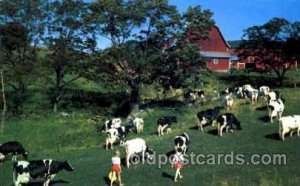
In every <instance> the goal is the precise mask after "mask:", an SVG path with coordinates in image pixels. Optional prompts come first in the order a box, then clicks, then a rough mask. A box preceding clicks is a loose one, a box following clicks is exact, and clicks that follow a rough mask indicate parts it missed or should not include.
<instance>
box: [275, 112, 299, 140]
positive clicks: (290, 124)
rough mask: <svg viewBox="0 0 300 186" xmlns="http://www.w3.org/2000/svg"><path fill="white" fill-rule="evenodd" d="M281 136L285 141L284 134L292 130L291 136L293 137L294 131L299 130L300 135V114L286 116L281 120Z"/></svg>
mask: <svg viewBox="0 0 300 186" xmlns="http://www.w3.org/2000/svg"><path fill="white" fill-rule="evenodd" d="M278 121H279V137H280V139H281V140H282V141H284V136H285V134H286V133H289V132H290V137H292V135H293V132H294V131H297V135H298V136H300V115H294V116H285V117H282V118H280V119H279V120H278Z"/></svg>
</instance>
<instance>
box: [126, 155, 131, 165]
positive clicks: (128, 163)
mask: <svg viewBox="0 0 300 186" xmlns="http://www.w3.org/2000/svg"><path fill="white" fill-rule="evenodd" d="M129 159H130V154H126V166H127V168H129V165H130V162H129Z"/></svg>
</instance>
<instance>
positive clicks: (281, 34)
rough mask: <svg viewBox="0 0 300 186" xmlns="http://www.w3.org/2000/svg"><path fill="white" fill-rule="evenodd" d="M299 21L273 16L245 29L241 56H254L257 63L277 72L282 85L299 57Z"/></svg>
mask: <svg viewBox="0 0 300 186" xmlns="http://www.w3.org/2000/svg"><path fill="white" fill-rule="evenodd" d="M299 38H300V37H299V23H297V22H295V23H290V22H288V21H287V20H285V19H282V18H273V19H271V20H269V21H268V22H267V23H265V24H263V25H261V26H253V27H250V28H248V29H246V30H245V34H244V38H243V41H242V43H241V45H240V48H241V49H242V50H241V51H242V52H241V54H240V56H241V57H247V56H254V57H255V63H257V64H259V65H263V66H265V67H266V68H267V69H270V70H272V71H274V72H275V74H276V76H277V79H278V83H279V85H282V83H283V80H284V78H285V75H286V72H287V71H288V70H289V69H290V68H291V66H292V65H293V64H294V63H295V61H296V60H297V58H298V59H299V40H300V39H299Z"/></svg>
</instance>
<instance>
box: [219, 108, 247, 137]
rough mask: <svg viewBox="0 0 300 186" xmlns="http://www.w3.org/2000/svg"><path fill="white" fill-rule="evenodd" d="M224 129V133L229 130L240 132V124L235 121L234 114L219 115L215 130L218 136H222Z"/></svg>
mask: <svg viewBox="0 0 300 186" xmlns="http://www.w3.org/2000/svg"><path fill="white" fill-rule="evenodd" d="M224 128H225V129H226V132H228V130H229V129H230V130H231V131H233V130H235V129H237V130H242V127H241V123H240V122H239V121H238V120H237V118H236V117H235V115H234V114H232V113H225V114H221V115H219V116H218V118H217V129H218V135H219V136H222V132H223V130H224Z"/></svg>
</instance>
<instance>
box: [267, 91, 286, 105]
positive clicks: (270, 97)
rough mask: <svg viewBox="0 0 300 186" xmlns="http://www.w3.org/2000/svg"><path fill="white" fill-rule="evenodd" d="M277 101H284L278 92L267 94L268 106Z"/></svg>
mask: <svg viewBox="0 0 300 186" xmlns="http://www.w3.org/2000/svg"><path fill="white" fill-rule="evenodd" d="M279 99H281V100H284V99H283V97H282V94H281V93H280V92H279V91H278V90H275V91H272V92H269V93H268V95H267V101H268V106H269V104H270V103H271V102H272V101H278V100H279Z"/></svg>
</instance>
